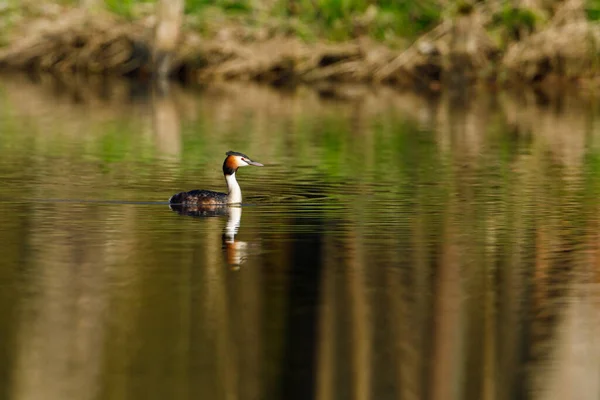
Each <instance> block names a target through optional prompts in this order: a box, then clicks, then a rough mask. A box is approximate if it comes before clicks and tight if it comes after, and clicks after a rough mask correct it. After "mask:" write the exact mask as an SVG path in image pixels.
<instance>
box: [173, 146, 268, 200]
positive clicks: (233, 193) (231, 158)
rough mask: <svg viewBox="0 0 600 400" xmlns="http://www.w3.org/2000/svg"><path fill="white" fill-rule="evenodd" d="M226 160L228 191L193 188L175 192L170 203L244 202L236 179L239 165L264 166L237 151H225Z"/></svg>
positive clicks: (224, 168)
mask: <svg viewBox="0 0 600 400" xmlns="http://www.w3.org/2000/svg"><path fill="white" fill-rule="evenodd" d="M225 154H226V155H227V157H225V161H223V174H224V175H225V181H226V182H227V189H228V192H227V193H219V192H212V191H210V190H191V191H189V192H181V193H177V194H174V195H173V196H171V198H170V199H169V204H181V205H184V206H185V205H192V206H197V205H200V206H201V205H219V204H221V205H226V204H237V203H241V202H242V190H241V189H240V185H239V184H238V183H237V180H236V179H235V173H236V171H237V170H238V168H239V167H245V166H248V165H253V166H255V167H263V166H264V165H262V164H261V163H258V162H256V161H252V160H251V159H250V157H248V156H247V155H245V154H242V153H238V152H236V151H228V152H227V153H225Z"/></svg>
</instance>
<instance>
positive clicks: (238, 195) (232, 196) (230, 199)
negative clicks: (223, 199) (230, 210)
mask: <svg viewBox="0 0 600 400" xmlns="http://www.w3.org/2000/svg"><path fill="white" fill-rule="evenodd" d="M225 181H226V182H227V189H228V192H227V203H229V204H235V203H241V202H242V189H240V185H239V184H238V183H237V180H236V179H235V172H234V173H233V174H230V175H229V174H228V175H225Z"/></svg>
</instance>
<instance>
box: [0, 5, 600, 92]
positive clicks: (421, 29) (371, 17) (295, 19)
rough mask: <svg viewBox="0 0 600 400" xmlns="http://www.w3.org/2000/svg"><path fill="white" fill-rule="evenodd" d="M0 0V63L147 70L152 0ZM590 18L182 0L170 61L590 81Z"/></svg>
mask: <svg viewBox="0 0 600 400" xmlns="http://www.w3.org/2000/svg"><path fill="white" fill-rule="evenodd" d="M82 4H85V11H86V12H85V14H82V13H81V12H80V11H82V10H81V9H82V7H83V6H82ZM5 5H6V6H5V7H4V9H1V10H0V24H1V25H2V26H1V27H2V28H4V29H1V30H0V31H2V32H5V34H4V36H3V37H2V38H0V40H1V41H2V43H3V44H4V45H5V48H4V49H2V50H0V66H2V67H5V68H18V69H24V68H25V69H29V68H33V69H39V70H60V71H61V72H67V73H68V72H71V71H84V72H102V73H110V74H120V75H139V74H140V73H141V74H142V75H148V73H151V69H152V65H151V64H150V60H151V59H152V57H153V54H155V49H153V38H152V31H153V27H154V23H155V21H156V20H155V19H154V13H155V9H156V8H155V2H151V1H139V0H125V1H118V0H104V1H102V0H95V1H93V0H87V1H83V0H82V1H73V0H64V1H60V2H41V3H39V2H34V1H30V2H24V3H22V2H17V1H16V0H9V1H8V2H7V3H5ZM90 11H91V12H90ZM106 11H108V13H106ZM82 15H83V16H82ZM599 18H600V0H587V1H583V0H547V1H541V0H540V1H527V2H525V1H518V0H497V1H473V2H470V1H469V0H446V1H444V0H423V1H416V0H415V1H395V0H262V1H261V0H239V1H234V0H188V1H186V2H185V18H184V20H183V32H184V34H183V35H182V37H181V39H180V40H179V43H178V45H177V46H176V49H175V50H174V59H175V62H174V64H173V67H172V71H171V72H172V74H173V75H176V76H179V77H185V78H186V79H190V80H192V81H196V82H201V83H202V82H208V81H212V80H215V79H244V80H258V81H265V82H268V83H276V84H286V85H287V84H297V83H315V82H318V83H323V82H327V83H331V82H333V83H335V82H340V81H341V82H361V83H365V82H368V83H388V84H392V85H397V86H413V87H414V86H419V87H425V88H428V89H434V90H435V89H437V88H440V87H442V86H444V85H455V86H457V85H458V86H464V85H466V84H470V83H473V82H481V81H485V82H493V83H495V84H498V83H505V82H509V81H515V80H520V81H526V82H529V83H534V84H539V83H541V82H550V83H551V84H553V83H554V82H555V81H556V80H557V79H560V80H566V81H576V82H578V83H579V82H582V81H584V80H585V81H586V82H595V83H598V72H597V71H598V69H599V68H598V65H600V25H599V22H598V20H599Z"/></svg>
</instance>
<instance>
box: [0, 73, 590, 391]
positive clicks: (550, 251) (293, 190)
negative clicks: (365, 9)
mask: <svg viewBox="0 0 600 400" xmlns="http://www.w3.org/2000/svg"><path fill="white" fill-rule="evenodd" d="M344 94H345V96H344V97H343V98H342V99H332V98H329V97H320V96H319V95H318V93H317V92H315V91H312V90H308V89H302V90H299V91H298V92H296V93H289V92H278V91H274V90H271V89H268V88H261V87H255V86H242V85H220V86H218V87H215V88H208V89H205V90H202V91H190V90H182V89H180V88H177V87H173V88H171V90H170V92H169V94H168V95H164V96H161V95H159V94H158V93H156V92H155V91H152V90H149V89H147V88H143V87H141V88H140V87H133V86H129V85H128V84H126V83H123V82H116V83H111V84H110V85H109V84H105V83H104V82H101V81H98V82H90V81H82V82H77V83H68V84H66V83H58V82H57V81H55V80H52V79H50V78H47V77H45V78H43V79H41V80H40V81H39V82H36V83H32V82H31V81H29V80H27V79H24V78H20V77H8V78H7V77H4V78H2V79H0V182H2V184H1V185H0V251H1V252H0V254H1V260H0V335H1V336H0V337H1V338H2V340H1V341H0V398H6V399H46V400H51V399H138V398H139V399H166V398H169V399H197V398H206V399H276V398H286V399H310V398H315V399H322V400H325V399H361V400H362V399H518V398H523V399H525V398H527V399H528V398H534V399H565V398H576V399H588V398H589V399H592V398H593V399H596V398H598V396H599V395H600V383H599V381H598V376H599V373H600V361H599V360H600V292H599V282H600V274H599V272H598V271H600V269H599V268H600V233H599V229H598V228H599V226H600V223H599V222H600V219H599V216H600V207H599V202H598V200H597V198H598V194H599V193H600V106H599V104H598V103H597V102H595V101H594V100H590V99H582V98H578V97H575V96H572V95H564V96H561V97H556V98H553V97H544V96H542V95H541V94H537V95H536V94H532V93H517V94H515V95H511V94H506V93H503V94H489V93H488V94H481V93H480V94H476V95H475V97H474V98H473V99H472V100H470V101H466V100H464V99H462V98H454V97H452V96H443V97H442V98H439V99H427V98H424V97H419V96H416V95H409V94H400V93H395V92H393V91H390V90H386V89H380V90H366V89H365V90H363V89H360V88H359V89H356V88H353V89H352V90H348V91H346V92H344ZM227 150H236V151H241V152H244V153H246V154H248V155H249V156H250V157H251V158H252V159H255V160H256V161H259V162H262V163H264V164H265V165H266V167H264V168H251V167H248V168H245V169H242V170H240V172H239V173H238V175H239V177H238V178H239V181H240V184H241V186H242V190H243V193H244V200H245V203H246V204H245V205H244V207H242V208H236V209H232V210H231V212H230V213H229V214H228V215H227V214H226V215H215V216H210V217H207V216H204V217H193V216H187V215H180V214H178V213H176V212H174V211H171V210H170V209H169V207H168V205H167V204H166V200H167V199H168V198H169V196H170V195H171V194H173V193H175V192H178V191H180V190H189V189H196V188H198V189H200V188H201V189H213V190H224V180H223V177H222V175H221V172H220V169H221V163H222V161H223V158H224V153H225V152H226V151H227ZM237 225H239V229H237V228H236V227H237ZM236 229H237V230H236Z"/></svg>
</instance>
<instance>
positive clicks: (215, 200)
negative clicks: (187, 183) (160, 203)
mask: <svg viewBox="0 0 600 400" xmlns="http://www.w3.org/2000/svg"><path fill="white" fill-rule="evenodd" d="M169 204H181V205H198V204H203V205H218V204H222V205H226V204H227V193H220V192H212V191H210V190H191V191H189V192H181V193H177V194H174V195H173V196H171V198H170V199H169Z"/></svg>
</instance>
